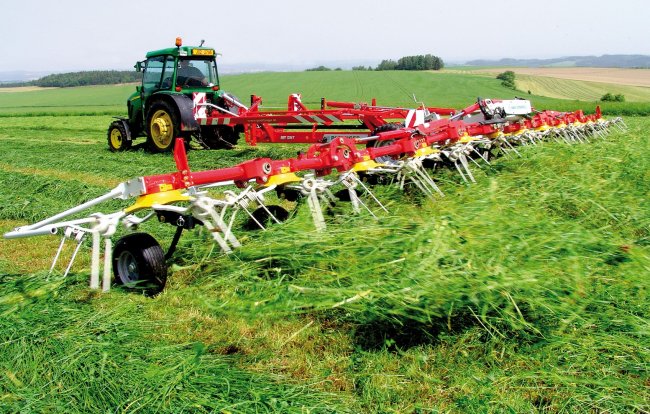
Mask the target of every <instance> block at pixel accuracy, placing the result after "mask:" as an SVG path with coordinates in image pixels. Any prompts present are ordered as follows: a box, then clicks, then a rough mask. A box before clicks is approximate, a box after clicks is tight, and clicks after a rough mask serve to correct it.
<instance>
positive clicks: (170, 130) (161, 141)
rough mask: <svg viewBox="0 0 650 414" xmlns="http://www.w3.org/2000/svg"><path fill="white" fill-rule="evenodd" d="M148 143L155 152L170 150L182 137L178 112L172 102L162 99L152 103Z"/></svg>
mask: <svg viewBox="0 0 650 414" xmlns="http://www.w3.org/2000/svg"><path fill="white" fill-rule="evenodd" d="M147 134H148V139H147V144H148V145H149V149H150V150H151V151H153V152H168V151H171V149H172V148H173V147H174V141H175V138H177V137H180V136H181V133H180V122H179V117H178V114H177V112H176V110H175V108H173V107H172V106H171V105H170V104H168V103H167V102H164V101H161V102H156V103H154V104H153V105H151V109H149V114H148V115H147Z"/></svg>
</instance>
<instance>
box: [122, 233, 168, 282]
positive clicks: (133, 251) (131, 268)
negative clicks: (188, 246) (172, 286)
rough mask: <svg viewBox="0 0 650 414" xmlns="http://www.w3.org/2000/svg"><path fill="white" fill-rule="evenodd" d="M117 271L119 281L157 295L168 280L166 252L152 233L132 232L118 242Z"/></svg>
mask: <svg viewBox="0 0 650 414" xmlns="http://www.w3.org/2000/svg"><path fill="white" fill-rule="evenodd" d="M113 273H114V274H115V280H116V281H117V282H118V283H120V284H122V285H124V286H126V287H128V288H131V289H138V290H142V291H143V292H145V293H147V294H156V293H158V292H160V291H161V290H162V289H163V288H164V287H165V283H166V282H167V264H166V263H165V254H164V253H163V250H162V248H161V247H160V244H158V242H157V241H156V239H154V238H153V237H152V236H151V235H149V234H146V233H133V234H129V235H127V236H124V237H122V238H121V239H119V240H118V241H117V243H115V248H114V249H113Z"/></svg>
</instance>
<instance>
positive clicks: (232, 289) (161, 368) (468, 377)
mask: <svg viewBox="0 0 650 414" xmlns="http://www.w3.org/2000/svg"><path fill="white" fill-rule="evenodd" d="M316 75H322V74H316ZM408 75H409V74H405V73H390V74H387V75H384V74H381V73H351V72H332V73H328V74H326V75H322V76H326V77H328V76H340V78H320V77H319V76H316V77H314V78H312V76H315V75H314V74H312V73H304V74H303V73H301V74H273V75H271V74H256V75H241V76H232V77H224V79H223V83H224V85H225V84H226V83H227V84H228V85H232V87H230V86H229V87H228V88H226V87H225V86H224V89H228V90H233V91H235V93H236V94H237V95H239V96H240V97H241V98H243V99H244V100H245V97H246V96H247V95H248V94H250V93H256V94H259V95H262V96H264V97H266V96H268V97H269V98H270V99H268V101H266V100H265V103H266V104H267V105H268V106H276V105H277V106H282V105H284V104H285V103H284V99H285V98H286V95H287V94H288V93H290V92H298V91H300V92H303V96H304V97H305V101H307V102H309V103H310V104H317V103H318V102H319V100H320V97H321V96H325V97H329V98H330V99H338V100H355V101H356V100H369V99H370V98H371V97H373V96H376V97H377V98H378V100H379V103H380V104H382V103H386V104H404V105H406V104H408V103H409V98H408V94H407V93H406V92H404V93H402V92H403V91H401V88H403V89H404V90H406V91H409V93H410V92H415V93H416V94H417V96H418V98H419V99H423V100H425V101H426V102H427V104H430V105H441V106H443V105H449V106H463V105H465V104H468V103H469V102H471V100H473V99H474V98H475V96H474V95H484V96H495V97H508V96H509V95H508V93H509V92H508V90H506V89H503V88H501V86H500V85H499V84H498V81H497V80H486V79H485V78H481V77H468V78H466V79H464V80H462V79H461V77H464V75H455V76H452V77H449V78H444V77H440V78H438V76H443V75H444V74H435V75H432V76H431V75H427V74H413V78H411V77H409V76H408ZM386 76H387V77H386ZM420 77H422V78H420ZM285 78H286V79H285ZM391 78H392V79H393V80H392V81H391V80H390V79H391ZM323 79H325V80H323ZM333 79H338V81H337V82H332V80H333ZM355 79H357V80H358V81H359V82H358V83H355V82H356V81H355ZM443 81H444V82H443ZM344 82H347V83H344ZM390 82H392V84H391V83H390ZM422 82H431V83H430V84H429V86H428V89H427V88H424V87H423V88H422V89H418V90H413V91H411V89H414V88H415V87H416V86H417V85H419V84H420V83H422ZM252 85H255V87H253V86H252ZM281 85H292V86H295V89H294V88H292V89H285V88H283V87H282V86H281ZM389 85H391V86H390V87H389ZM398 85H401V88H400V86H398ZM117 88H123V89H120V92H119V93H118V92H117ZM132 88H133V87H132V86H130V87H116V88H115V89H114V90H113V92H112V93H111V92H107V93H106V95H105V97H104V98H102V99H103V101H102V105H98V106H97V108H91V109H90V110H89V109H88V108H86V107H85V106H84V105H88V104H89V102H90V101H89V98H91V97H92V96H93V93H94V92H93V91H92V90H89V89H92V88H89V89H75V90H69V91H68V90H66V91H58V90H54V92H57V93H59V94H61V93H70V94H71V95H70V96H69V97H64V96H63V95H58V97H57V96H56V93H55V95H53V96H50V97H49V98H48V99H50V100H46V98H45V97H44V96H43V95H39V94H41V93H45V92H48V91H40V92H28V93H25V94H32V93H33V94H34V95H29V96H28V97H24V96H19V97H18V100H14V101H11V100H7V98H6V95H11V96H14V97H16V96H17V95H19V94H15V93H13V94H0V150H1V151H2V153H3V155H4V156H3V161H0V179H1V181H2V183H3V190H2V192H0V230H2V232H5V231H8V230H10V229H11V228H13V227H14V226H17V225H20V224H23V223H25V222H32V221H35V220H38V219H42V218H44V217H46V216H49V215H51V214H53V213H56V212H58V211H61V210H63V209H66V208H69V207H71V206H73V205H76V204H78V203H80V202H82V201H85V200H87V199H89V198H91V197H95V196H97V195H100V194H102V193H103V192H105V191H107V190H108V189H110V188H112V186H114V185H115V184H116V183H118V182H120V181H123V180H126V179H129V178H132V177H135V176H139V175H145V174H146V175H151V174H156V173H163V172H167V171H170V170H173V168H174V167H173V161H172V160H171V159H170V157H169V156H168V155H152V154H146V153H144V152H143V151H132V152H128V153H120V154H114V153H110V152H109V151H108V150H107V149H106V138H105V132H106V128H107V126H108V123H109V122H110V120H111V115H113V114H114V112H113V111H116V112H117V114H119V113H120V109H121V107H120V102H122V101H123V100H124V99H126V95H128V94H129V91H130V90H131V89H132ZM473 88H475V89H473ZM107 89H110V88H107ZM396 89H399V90H400V91H401V92H400V91H397V92H396V91H395V90H396ZM387 91H390V92H387ZM97 93H100V92H97ZM346 93H347V94H348V95H346ZM122 95H124V96H122ZM402 95H403V96H402ZM420 95H422V96H420ZM307 96H309V98H307ZM434 96H437V97H438V98H436V99H439V100H435V99H434V98H433V97H434ZM400 99H401V100H400ZM12 102H13V103H12ZM534 102H536V100H534ZM557 102H559V101H555V100H551V99H548V100H544V99H542V104H544V105H549V106H551V107H552V104H553V103H557ZM18 103H20V105H18ZM30 103H31V105H33V106H30ZM12 105H13V106H12ZM57 105H58V106H57ZM565 105H588V104H586V103H584V102H582V103H580V102H569V103H565ZM623 105H626V104H623ZM627 105H629V104H627ZM622 107H623V106H621V108H622ZM559 109H562V108H559ZM57 113H58V115H54V114H57ZM626 122H627V123H628V125H629V126H630V130H629V132H628V133H626V134H623V133H614V134H612V135H611V136H610V137H609V138H608V139H607V140H596V141H594V142H591V143H589V144H584V145H566V144H555V143H549V144H545V145H543V146H538V147H525V148H522V149H521V152H522V157H521V158H511V159H507V158H500V159H498V160H495V162H494V163H493V166H492V167H491V168H486V169H483V170H478V169H475V171H474V172H475V174H476V176H477V181H478V182H477V184H475V185H471V186H466V185H462V184H461V183H460V180H459V179H458V177H457V176H456V175H455V174H453V173H452V172H451V171H441V172H439V173H438V174H437V175H436V177H437V178H438V179H439V182H440V185H441V187H442V189H443V191H445V193H446V195H447V197H445V198H442V199H439V200H438V201H437V202H435V203H432V202H430V201H429V200H425V199H423V198H421V197H420V196H419V195H418V194H416V193H412V192H407V193H402V192H399V191H397V190H395V189H393V188H390V187H377V188H376V189H375V191H376V194H377V196H378V197H380V199H381V200H382V201H383V202H385V203H386V205H387V207H388V208H389V210H390V213H389V214H383V215H381V217H380V220H379V221H374V220H369V218H368V216H367V215H361V216H353V215H350V214H347V213H349V210H347V207H341V209H342V210H340V211H339V213H343V214H342V215H337V216H332V217H330V218H329V219H328V221H329V223H328V231H327V232H326V233H324V234H318V233H315V232H314V230H313V225H312V224H311V222H310V218H309V216H308V212H307V211H306V210H307V209H306V206H299V209H298V213H297V214H296V215H295V216H294V217H293V218H291V219H290V220H289V221H288V222H287V223H285V224H284V225H282V226H276V227H273V228H271V229H270V230H269V231H267V232H265V233H254V232H245V231H243V230H241V231H238V233H237V234H238V236H239V237H240V238H241V240H242V241H243V247H242V248H241V249H239V250H237V251H236V252H235V253H234V254H232V255H230V256H227V257H226V256H223V255H221V254H219V253H218V252H217V250H218V249H215V248H214V246H213V245H212V244H211V243H210V242H209V238H210V236H209V235H207V234H205V233H202V232H192V233H188V234H186V235H185V236H184V238H183V239H182V240H181V245H180V247H179V251H178V252H177V253H176V254H175V256H174V258H173V266H172V272H171V275H170V279H169V282H168V286H167V288H166V289H165V291H164V292H163V293H162V294H160V295H158V296H156V297H154V298H149V297H145V296H140V295H137V294H134V293H131V292H128V291H125V290H122V289H119V288H114V289H113V290H112V291H111V293H109V294H104V295H101V294H96V293H94V292H91V291H89V290H88V289H87V288H86V286H87V280H88V273H89V270H88V257H87V256H88V254H85V253H84V254H83V257H82V258H81V260H79V261H78V262H77V264H76V265H75V267H74V268H73V272H72V274H71V275H70V276H68V277H67V278H65V279H64V278H62V277H61V276H60V273H55V274H53V275H51V276H47V272H46V271H45V270H46V269H47V268H48V267H49V260H50V259H51V257H52V255H53V253H54V252H55V251H56V248H57V246H58V240H57V239H56V238H48V237H42V238H33V239H23V240H0V315H2V317H1V318H0V412H66V413H70V412H173V413H178V412H224V413H226V412H228V413H250V412H278V413H287V412H296V413H305V412H312V413H328V412H330V413H344V412H350V413H357V412H368V413H375V412H381V413H391V412H400V413H435V412H459V413H460V412H495V413H496V412H499V413H500V412H567V413H573V412H589V413H591V412H621V413H623V412H639V413H645V412H649V411H650V393H649V391H648V389H649V387H650V376H649V372H648V368H649V361H650V337H649V335H650V322H649V321H650V312H649V309H650V306H649V304H650V301H649V300H648V288H649V287H650V286H649V283H648V280H649V275H650V206H649V205H648V183H649V182H650V155H649V154H650V140H649V139H648V132H647V131H648V129H649V128H650V120H649V119H648V118H641V117H630V118H626ZM293 154H295V147H291V146H260V147H257V148H248V147H243V146H242V147H240V148H237V149H236V150H233V151H192V152H190V154H189V157H190V165H191V166H192V167H193V168H194V169H197V170H198V169H205V168H216V167H222V166H228V165H232V164H233V163H236V162H239V161H241V160H243V159H248V158H253V157H257V156H271V157H281V156H290V155H293ZM113 207H115V205H114V206H113ZM154 230H155V231H156V236H157V237H158V238H159V239H160V240H161V242H162V244H163V246H166V245H167V244H168V243H169V240H170V239H171V235H172V232H173V230H171V229H167V228H155V229H154ZM86 253H87V252H86ZM69 254H70V252H69V251H66V252H65V255H69ZM59 270H61V269H59Z"/></svg>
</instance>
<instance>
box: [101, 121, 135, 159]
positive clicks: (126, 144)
mask: <svg viewBox="0 0 650 414" xmlns="http://www.w3.org/2000/svg"><path fill="white" fill-rule="evenodd" d="M106 135H107V139H108V149H109V150H111V151H112V152H120V151H126V150H128V149H129V148H131V140H130V139H128V136H129V132H128V131H127V130H126V127H125V125H124V122H122V121H113V122H111V125H110V126H109V127H108V132H107V134H106Z"/></svg>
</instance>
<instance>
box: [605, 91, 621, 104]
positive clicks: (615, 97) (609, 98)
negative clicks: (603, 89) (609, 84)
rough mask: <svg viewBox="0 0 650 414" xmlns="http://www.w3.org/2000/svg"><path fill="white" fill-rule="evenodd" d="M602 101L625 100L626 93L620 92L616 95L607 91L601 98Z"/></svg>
mask: <svg viewBox="0 0 650 414" xmlns="http://www.w3.org/2000/svg"><path fill="white" fill-rule="evenodd" d="M600 100H601V101H602V102H625V95H623V94H622V93H618V94H616V95H613V94H611V93H610V92H607V93H606V94H605V95H603V96H602V98H600Z"/></svg>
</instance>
